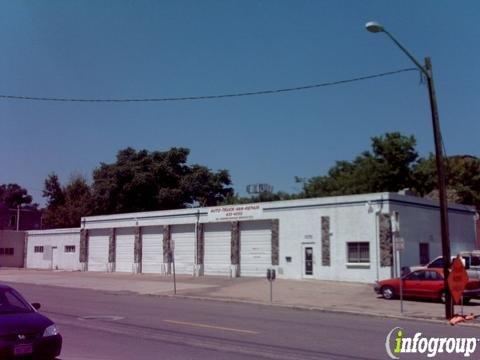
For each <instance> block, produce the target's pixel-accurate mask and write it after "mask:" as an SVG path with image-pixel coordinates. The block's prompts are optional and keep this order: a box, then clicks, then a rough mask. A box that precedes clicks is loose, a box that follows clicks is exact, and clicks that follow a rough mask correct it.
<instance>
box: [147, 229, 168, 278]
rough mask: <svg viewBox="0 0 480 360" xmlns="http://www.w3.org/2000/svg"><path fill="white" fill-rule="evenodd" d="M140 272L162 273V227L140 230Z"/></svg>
mask: <svg viewBox="0 0 480 360" xmlns="http://www.w3.org/2000/svg"><path fill="white" fill-rule="evenodd" d="M142 272H143V273H146V274H160V273H162V272H163V226H151V227H150V226H149V227H145V228H142Z"/></svg>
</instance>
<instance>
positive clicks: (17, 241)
mask: <svg viewBox="0 0 480 360" xmlns="http://www.w3.org/2000/svg"><path fill="white" fill-rule="evenodd" d="M24 249H25V232H24V231H12V230H0V267H23V265H24V258H25V250H24Z"/></svg>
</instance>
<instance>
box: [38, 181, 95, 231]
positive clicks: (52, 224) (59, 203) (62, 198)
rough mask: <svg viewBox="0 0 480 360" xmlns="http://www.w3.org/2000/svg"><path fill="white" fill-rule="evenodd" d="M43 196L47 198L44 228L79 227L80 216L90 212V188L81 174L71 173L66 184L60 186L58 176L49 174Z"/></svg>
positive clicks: (91, 205)
mask: <svg viewBox="0 0 480 360" xmlns="http://www.w3.org/2000/svg"><path fill="white" fill-rule="evenodd" d="M43 196H44V197H46V198H47V208H46V209H45V211H44V215H43V225H44V227H45V228H62V227H67V228H68V227H79V226H80V220H81V217H82V216H88V215H91V214H92V209H93V202H92V194H91V190H90V187H89V185H88V184H87V182H86V180H85V178H84V177H83V176H81V175H72V177H71V178H70V180H69V182H68V183H67V185H66V186H61V185H60V182H59V180H58V176H57V175H56V174H50V175H49V176H48V177H47V179H46V180H45V183H44V190H43Z"/></svg>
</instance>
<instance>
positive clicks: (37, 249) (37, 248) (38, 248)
mask: <svg viewBox="0 0 480 360" xmlns="http://www.w3.org/2000/svg"><path fill="white" fill-rule="evenodd" d="M33 252H36V253H43V246H35V247H34V248H33Z"/></svg>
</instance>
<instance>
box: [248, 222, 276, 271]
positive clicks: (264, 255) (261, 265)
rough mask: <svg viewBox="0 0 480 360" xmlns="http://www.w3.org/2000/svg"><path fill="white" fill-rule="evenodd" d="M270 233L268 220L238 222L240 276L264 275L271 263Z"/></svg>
mask: <svg viewBox="0 0 480 360" xmlns="http://www.w3.org/2000/svg"><path fill="white" fill-rule="evenodd" d="M271 233H272V230H271V222H270V221H246V222H241V223H240V274H241V276H265V274H266V272H267V268H269V267H271V265H272V235H271Z"/></svg>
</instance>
